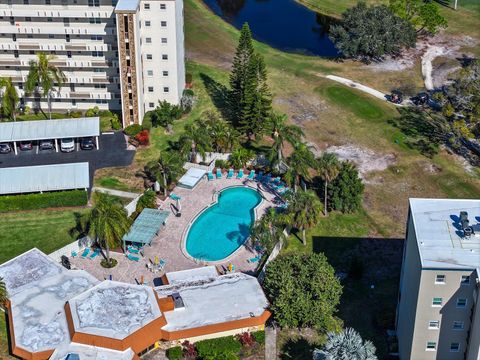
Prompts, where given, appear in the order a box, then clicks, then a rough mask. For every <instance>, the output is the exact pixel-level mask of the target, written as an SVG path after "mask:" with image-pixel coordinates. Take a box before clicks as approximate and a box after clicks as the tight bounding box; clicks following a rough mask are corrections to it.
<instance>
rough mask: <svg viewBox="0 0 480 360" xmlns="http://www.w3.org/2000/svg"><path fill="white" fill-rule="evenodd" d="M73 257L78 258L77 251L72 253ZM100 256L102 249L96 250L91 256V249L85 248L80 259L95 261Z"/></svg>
mask: <svg viewBox="0 0 480 360" xmlns="http://www.w3.org/2000/svg"><path fill="white" fill-rule="evenodd" d="M71 255H72V257H77V256H78V254H77V252H76V251H72V252H71ZM98 255H100V249H99V248H96V249H95V250H94V251H93V252H92V253H91V254H90V248H88V247H87V248H85V249H84V250H83V252H82V254H81V255H80V257H81V258H82V259H86V258H89V259H90V260H93V259H95V258H96V257H97V256H98Z"/></svg>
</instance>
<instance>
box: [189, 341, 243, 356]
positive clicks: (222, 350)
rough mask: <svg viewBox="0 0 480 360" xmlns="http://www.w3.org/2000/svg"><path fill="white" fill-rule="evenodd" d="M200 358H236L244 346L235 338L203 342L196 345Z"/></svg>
mask: <svg viewBox="0 0 480 360" xmlns="http://www.w3.org/2000/svg"><path fill="white" fill-rule="evenodd" d="M196 347H197V351H198V356H199V357H201V358H202V359H212V360H214V359H215V360H217V359H221V358H232V359H233V358H236V357H235V355H236V354H237V353H238V352H239V351H240V350H241V348H242V344H241V343H240V341H239V340H237V339H236V338H235V337H233V336H226V337H221V338H217V339H209V340H202V341H199V342H197V343H196Z"/></svg>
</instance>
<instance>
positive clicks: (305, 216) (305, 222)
mask: <svg viewBox="0 0 480 360" xmlns="http://www.w3.org/2000/svg"><path fill="white" fill-rule="evenodd" d="M287 198H288V208H287V215H286V219H288V221H289V223H290V224H291V225H292V226H293V227H295V228H297V229H298V230H300V231H301V232H302V242H303V245H307V238H306V229H309V228H311V227H313V226H315V225H317V224H318V222H319V221H320V218H321V216H322V203H321V202H320V200H319V199H318V197H317V195H316V194H315V192H313V191H312V190H300V191H298V192H296V193H290V195H288V197H287Z"/></svg>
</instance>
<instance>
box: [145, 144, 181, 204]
mask: <svg viewBox="0 0 480 360" xmlns="http://www.w3.org/2000/svg"><path fill="white" fill-rule="evenodd" d="M149 167H150V171H151V172H152V173H153V174H155V176H156V178H157V179H160V178H161V179H162V184H163V186H162V187H163V192H164V195H165V196H167V189H168V185H169V184H171V183H172V182H174V181H176V180H177V179H178V178H179V177H180V175H182V172H183V159H182V158H181V156H179V154H178V153H177V152H173V151H164V152H162V153H161V154H160V157H159V158H158V161H156V162H155V163H153V164H151V165H149Z"/></svg>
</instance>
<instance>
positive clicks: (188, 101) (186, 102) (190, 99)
mask: <svg viewBox="0 0 480 360" xmlns="http://www.w3.org/2000/svg"><path fill="white" fill-rule="evenodd" d="M194 104H195V96H193V95H187V94H185V92H184V93H183V96H182V98H181V99H180V107H181V108H182V112H183V113H184V114H188V113H189V112H190V111H192V108H193V105H194Z"/></svg>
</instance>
